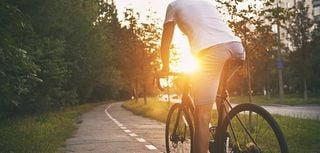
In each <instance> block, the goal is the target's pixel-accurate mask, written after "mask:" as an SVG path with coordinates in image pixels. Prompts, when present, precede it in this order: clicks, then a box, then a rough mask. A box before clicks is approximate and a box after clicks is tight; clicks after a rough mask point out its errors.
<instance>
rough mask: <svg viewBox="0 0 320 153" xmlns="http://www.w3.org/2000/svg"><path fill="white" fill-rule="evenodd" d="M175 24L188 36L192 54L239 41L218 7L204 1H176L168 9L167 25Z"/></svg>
mask: <svg viewBox="0 0 320 153" xmlns="http://www.w3.org/2000/svg"><path fill="white" fill-rule="evenodd" d="M167 22H174V23H176V24H177V25H178V27H179V28H180V30H181V31H182V32H183V33H184V34H186V35H187V36H188V40H189V44H190V46H191V51H192V54H194V55H196V54H197V53H199V52H200V51H201V50H203V49H206V48H209V47H211V46H214V45H217V44H221V43H226V42H231V41H237V42H241V40H240V38H239V37H237V36H235V35H234V34H233V32H232V31H231V29H230V28H229V27H228V26H227V24H226V23H225V22H224V21H223V20H222V18H221V17H220V14H219V12H218V11H217V9H216V7H215V6H213V5H212V4H211V3H210V2H208V1H204V0H175V1H173V2H172V3H170V4H169V5H168V7H167V13H166V18H165V23H167Z"/></svg>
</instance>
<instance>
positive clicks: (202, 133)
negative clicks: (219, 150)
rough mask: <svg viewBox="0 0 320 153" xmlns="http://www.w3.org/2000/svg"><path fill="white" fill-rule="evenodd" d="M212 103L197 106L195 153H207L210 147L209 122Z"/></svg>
mask: <svg viewBox="0 0 320 153" xmlns="http://www.w3.org/2000/svg"><path fill="white" fill-rule="evenodd" d="M211 110H212V104H203V105H196V106H195V117H194V119H195V135H194V151H193V152H194V153H207V152H208V148H209V122H210V119H211Z"/></svg>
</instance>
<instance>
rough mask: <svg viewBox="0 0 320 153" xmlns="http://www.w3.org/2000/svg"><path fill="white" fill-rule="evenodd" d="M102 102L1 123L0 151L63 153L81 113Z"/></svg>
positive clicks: (4, 152) (8, 152)
mask: <svg viewBox="0 0 320 153" xmlns="http://www.w3.org/2000/svg"><path fill="white" fill-rule="evenodd" d="M98 104H101V103H90V104H84V105H79V106H74V107H69V108H66V109H65V111H61V112H50V113H46V114H42V115H38V116H29V117H24V118H16V119H11V120H7V121H1V125H0V148H1V149H0V152H1V153H2V152H3V153H56V152H62V150H61V148H62V147H63V144H64V143H65V140H66V139H67V138H69V137H71V136H72V134H73V132H74V130H75V129H76V125H75V124H74V123H75V120H76V119H77V117H79V115H80V114H82V113H84V112H86V111H88V110H89V109H91V108H93V107H95V106H97V105H98Z"/></svg>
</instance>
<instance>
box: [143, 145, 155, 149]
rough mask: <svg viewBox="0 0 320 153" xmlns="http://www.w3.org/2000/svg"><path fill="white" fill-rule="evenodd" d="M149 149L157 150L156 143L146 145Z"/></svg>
mask: <svg viewBox="0 0 320 153" xmlns="http://www.w3.org/2000/svg"><path fill="white" fill-rule="evenodd" d="M145 146H146V147H147V148H148V149H149V150H157V148H156V147H155V146H154V145H145Z"/></svg>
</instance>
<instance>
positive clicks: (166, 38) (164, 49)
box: [160, 22, 175, 72]
mask: <svg viewBox="0 0 320 153" xmlns="http://www.w3.org/2000/svg"><path fill="white" fill-rule="evenodd" d="M174 26H175V24H174V22H167V23H165V24H164V25H163V32H162V39H161V50H160V55H161V60H162V65H163V66H162V72H169V55H170V54H169V49H170V45H171V41H172V37H173V33H174Z"/></svg>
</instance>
